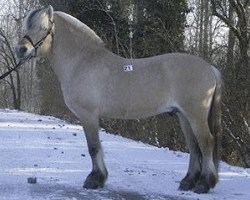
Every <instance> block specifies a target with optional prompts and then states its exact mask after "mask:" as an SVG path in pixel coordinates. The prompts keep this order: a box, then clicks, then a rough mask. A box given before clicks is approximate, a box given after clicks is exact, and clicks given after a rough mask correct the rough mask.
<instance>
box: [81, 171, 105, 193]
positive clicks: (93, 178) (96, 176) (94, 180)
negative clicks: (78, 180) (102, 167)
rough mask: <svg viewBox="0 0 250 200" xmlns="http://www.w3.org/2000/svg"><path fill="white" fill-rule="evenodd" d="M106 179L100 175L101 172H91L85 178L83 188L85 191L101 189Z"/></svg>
mask: <svg viewBox="0 0 250 200" xmlns="http://www.w3.org/2000/svg"><path fill="white" fill-rule="evenodd" d="M106 179H107V176H106V175H104V174H102V173H101V172H94V171H92V172H91V173H90V174H89V175H88V177H87V178H86V180H85V182H84V185H83V187H84V188H86V189H97V188H103V187H104V184H105V181H106Z"/></svg>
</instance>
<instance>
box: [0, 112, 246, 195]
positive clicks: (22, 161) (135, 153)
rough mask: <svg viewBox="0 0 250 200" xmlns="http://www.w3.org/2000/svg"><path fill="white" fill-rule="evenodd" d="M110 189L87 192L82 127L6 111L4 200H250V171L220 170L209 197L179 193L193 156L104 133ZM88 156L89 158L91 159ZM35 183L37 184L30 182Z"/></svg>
mask: <svg viewBox="0 0 250 200" xmlns="http://www.w3.org/2000/svg"><path fill="white" fill-rule="evenodd" d="M100 138H101V140H102V145H103V149H104V155H105V162H106V164H107V168H108V171H109V178H108V181H107V183H106V186H105V187H104V188H103V189H98V190H85V189H83V188H82V185H83V182H84V179H85V178H86V176H87V175H88V173H89V172H90V170H91V160H90V157H89V155H88V150H87V144H86V140H85V136H84V133H83V130H82V127H80V126H78V125H72V124H69V123H67V122H65V121H62V120H59V119H56V118H54V117H49V116H39V115H34V114H30V113H25V112H18V111H13V110H0V151H1V155H0V200H23V199H25V200H31V199H36V200H40V199H41V200H44V199H49V200H50V199H52V200H78V199H86V200H88V199H89V200H90V199H91V200H94V199H98V200H99V199H100V200H105V199H118V200H119V199H123V200H126V199H128V200H131V199H133V200H137V199H148V200H150V199H157V200H161V199H202V200H214V199H224V200H229V199H235V200H246V199H250V169H243V168H240V167H233V166H230V165H228V164H226V163H223V162H222V163H221V165H220V182H219V183H218V184H217V186H216V187H215V188H214V189H212V190H211V191H210V192H209V193H208V194H202V195H199V194H195V193H193V192H182V191H179V190H178V186H179V182H180V180H181V179H182V178H183V177H184V176H185V174H186V170H187V168H188V159H189V154H186V153H181V152H174V151H170V150H169V149H167V148H157V147H154V146H150V145H148V144H143V143H141V142H136V141H132V140H129V139H126V138H122V137H120V136H115V135H111V134H106V133H104V131H102V130H101V131H100ZM85 155H86V156H85ZM30 177H35V178H36V179H37V183H34V184H30V183H28V181H27V179H28V178H30Z"/></svg>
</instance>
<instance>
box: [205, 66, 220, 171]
mask: <svg viewBox="0 0 250 200" xmlns="http://www.w3.org/2000/svg"><path fill="white" fill-rule="evenodd" d="M214 71H215V76H216V87H215V91H214V96H213V100H212V103H211V107H210V112H209V117H208V123H209V128H210V131H211V133H212V135H213V137H214V150H213V159H214V164H215V167H216V170H217V172H218V167H219V160H220V140H221V90H222V88H221V85H222V80H221V76H220V72H219V71H218V70H217V69H215V68H214Z"/></svg>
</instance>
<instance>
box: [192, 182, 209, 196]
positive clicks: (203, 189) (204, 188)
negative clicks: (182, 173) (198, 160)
mask: <svg viewBox="0 0 250 200" xmlns="http://www.w3.org/2000/svg"><path fill="white" fill-rule="evenodd" d="M209 190H210V188H209V187H208V185H206V184H197V185H196V186H195V187H194V190H193V191H194V192H195V193H197V194H204V193H208V192H209Z"/></svg>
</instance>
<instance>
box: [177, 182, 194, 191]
mask: <svg viewBox="0 0 250 200" xmlns="http://www.w3.org/2000/svg"><path fill="white" fill-rule="evenodd" d="M194 186H195V183H194V182H192V181H186V180H184V179H183V180H182V181H181V182H180V186H179V190H182V191H188V190H192V189H193V188H194Z"/></svg>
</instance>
